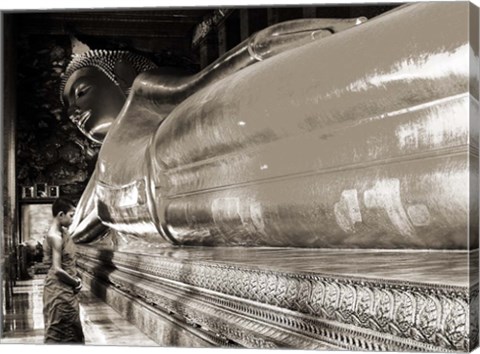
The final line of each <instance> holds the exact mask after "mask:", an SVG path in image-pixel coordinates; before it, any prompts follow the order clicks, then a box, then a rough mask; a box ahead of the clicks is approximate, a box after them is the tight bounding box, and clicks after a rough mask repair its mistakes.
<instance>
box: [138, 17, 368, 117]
mask: <svg viewBox="0 0 480 354" xmlns="http://www.w3.org/2000/svg"><path fill="white" fill-rule="evenodd" d="M366 20H367V19H366V18H365V17H360V18H353V19H300V20H293V21H287V22H282V23H279V24H276V25H273V26H270V27H268V28H266V29H264V30H261V31H259V32H257V33H255V34H254V35H252V36H250V37H249V38H248V39H246V40H245V41H243V42H242V43H240V44H239V45H237V46H236V47H235V48H233V49H231V50H230V51H228V52H227V53H225V54H224V55H223V56H222V57H220V58H219V59H217V60H216V61H215V62H213V63H212V64H210V65H209V66H207V67H206V68H205V69H203V70H202V71H201V72H199V73H198V74H195V75H192V76H183V77H179V76H178V75H169V74H165V73H164V72H163V71H162V70H161V69H160V70H158V71H149V72H146V73H142V74H140V75H139V76H138V77H137V79H136V80H135V83H134V85H133V87H132V91H133V92H134V94H135V96H137V98H140V97H142V98H146V99H148V100H149V101H151V102H154V104H155V106H156V111H157V112H158V109H159V106H160V110H161V111H164V112H168V111H169V110H170V107H173V106H175V105H177V104H179V103H180V102H181V101H183V100H184V99H185V98H187V97H188V96H190V95H191V94H193V93H194V92H196V91H198V90H200V89H202V88H204V87H207V86H209V85H211V84H213V83H215V82H217V81H219V80H220V79H222V78H224V77H226V76H228V75H230V74H232V73H235V72H237V71H239V70H241V69H243V68H245V67H247V66H250V65H252V64H254V63H256V62H259V61H262V60H265V59H268V58H270V57H272V56H275V55H277V54H280V53H282V52H285V51H287V50H290V49H294V48H298V47H300V46H303V45H305V44H307V43H311V42H313V41H317V40H321V39H322V38H326V37H329V36H331V35H332V34H334V33H337V32H340V31H343V30H346V29H348V28H351V27H354V26H356V25H358V24H361V23H363V22H365V21H366ZM163 106H165V109H162V107H163Z"/></svg>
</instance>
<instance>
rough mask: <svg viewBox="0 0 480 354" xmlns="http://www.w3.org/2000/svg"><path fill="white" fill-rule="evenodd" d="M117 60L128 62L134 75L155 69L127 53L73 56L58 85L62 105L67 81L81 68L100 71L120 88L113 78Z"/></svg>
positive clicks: (100, 51)
mask: <svg viewBox="0 0 480 354" xmlns="http://www.w3.org/2000/svg"><path fill="white" fill-rule="evenodd" d="M119 60H122V61H126V62H129V63H130V64H131V65H132V67H133V69H134V70H135V71H136V75H138V74H140V73H141V72H144V71H147V70H151V69H155V68H156V67H157V65H155V64H154V63H153V62H152V61H151V60H149V59H147V58H145V57H143V56H141V55H139V54H135V53H132V52H129V51H122V50H103V49H94V50H89V51H88V52H85V53H82V54H75V55H73V56H72V60H71V61H70V63H69V64H68V66H67V68H66V69H65V72H64V73H63V75H62V81H61V83H60V100H61V102H62V104H65V103H64V102H63V90H64V89H65V85H66V84H67V81H68V79H69V78H70V76H72V74H73V73H74V72H75V71H77V70H79V69H82V68H86V67H95V68H97V69H99V70H100V71H102V72H103V73H104V74H105V75H106V76H107V77H108V78H109V79H110V80H112V82H113V83H115V85H117V86H119V87H121V86H120V85H119V82H118V80H117V77H116V76H115V65H116V63H117V62H118V61H119ZM124 93H125V95H126V96H128V93H129V92H128V91H127V92H125V90H124Z"/></svg>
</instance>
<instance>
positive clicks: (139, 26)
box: [14, 8, 214, 54]
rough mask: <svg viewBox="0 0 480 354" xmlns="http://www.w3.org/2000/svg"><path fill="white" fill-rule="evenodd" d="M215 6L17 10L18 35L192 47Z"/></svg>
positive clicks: (153, 47) (155, 47)
mask: <svg viewBox="0 0 480 354" xmlns="http://www.w3.org/2000/svg"><path fill="white" fill-rule="evenodd" d="M213 10H214V9H208V8H192V9H150V10H144V9H142V10H118V11H112V10H103V11H102V10H98V11H97V10H95V11H83V10H82V11H75V10H73V11H57V12H30V13H15V14H14V17H15V23H16V30H17V33H18V34H19V35H26V36H35V35H67V36H70V35H74V36H76V37H78V38H80V39H82V38H86V39H87V40H89V41H92V40H93V41H95V40H107V41H108V40H110V41H117V42H118V41H126V40H128V41H129V42H130V43H132V42H134V43H135V44H136V46H140V47H142V46H143V47H144V48H139V49H143V50H147V51H155V50H163V51H172V52H175V53H178V54H183V53H187V52H188V51H190V50H191V40H192V34H193V31H194V29H195V27H196V26H197V25H198V24H199V23H200V22H202V21H203V20H204V19H205V18H206V17H208V16H209V15H210V14H211V13H213Z"/></svg>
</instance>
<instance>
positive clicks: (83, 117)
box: [77, 110, 92, 128]
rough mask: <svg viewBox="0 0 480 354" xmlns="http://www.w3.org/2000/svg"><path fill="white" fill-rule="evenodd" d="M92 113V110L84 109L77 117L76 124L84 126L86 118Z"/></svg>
mask: <svg viewBox="0 0 480 354" xmlns="http://www.w3.org/2000/svg"><path fill="white" fill-rule="evenodd" d="M91 114H92V111H91V110H88V111H85V112H83V113H82V114H81V115H80V117H79V118H78V121H77V125H78V126H79V127H82V128H84V127H85V123H87V120H88V119H89V118H90V116H91Z"/></svg>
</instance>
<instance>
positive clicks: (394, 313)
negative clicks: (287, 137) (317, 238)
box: [77, 246, 478, 352]
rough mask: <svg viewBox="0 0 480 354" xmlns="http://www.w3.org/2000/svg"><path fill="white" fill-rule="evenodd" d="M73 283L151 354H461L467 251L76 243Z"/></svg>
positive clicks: (470, 322)
mask: <svg viewBox="0 0 480 354" xmlns="http://www.w3.org/2000/svg"><path fill="white" fill-rule="evenodd" d="M77 251H78V258H79V262H78V264H79V266H80V268H81V271H82V274H83V278H84V280H85V282H86V284H87V286H89V287H90V288H91V290H92V292H93V293H94V294H96V295H97V296H99V297H100V298H102V299H103V300H105V301H106V302H107V303H108V304H109V305H111V306H112V307H113V308H115V309H116V310H117V311H118V312H120V313H121V314H122V315H123V316H124V317H126V318H127V319H128V320H130V321H131V322H132V323H134V324H135V325H137V326H138V327H139V328H140V330H142V331H143V332H144V333H146V334H147V335H148V336H149V337H151V338H152V339H153V340H155V341H156V342H157V343H159V345H164V346H181V347H206V346H234V347H235V346H240V347H248V348H297V349H348V350H381V351H429V352H433V351H439V352H452V351H469V350H472V349H473V348H474V347H475V346H477V344H478V315H477V311H478V250H475V251H471V252H467V251H393V250H392V251H391V250H383V251H379V250H358V249H355V250H353V249H352V250H327V249H292V248H289V249H279V248H240V247H234V248H198V247H195V248H184V247H182V248H180V247H178V248H177V247H170V248H163V249H156V250H151V251H148V250H144V251H142V252H139V251H138V252H133V251H131V252H126V251H118V250H117V251H115V250H113V249H109V248H96V247H92V246H77Z"/></svg>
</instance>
